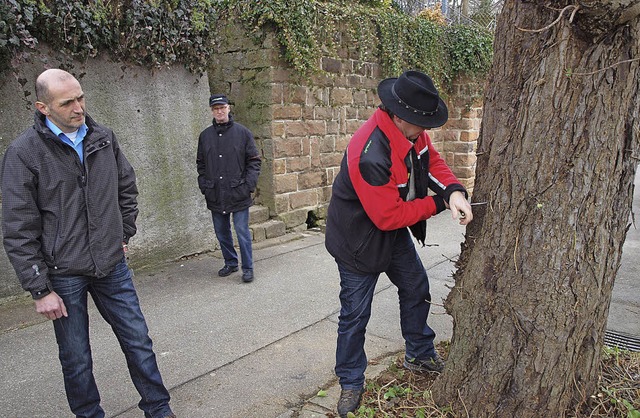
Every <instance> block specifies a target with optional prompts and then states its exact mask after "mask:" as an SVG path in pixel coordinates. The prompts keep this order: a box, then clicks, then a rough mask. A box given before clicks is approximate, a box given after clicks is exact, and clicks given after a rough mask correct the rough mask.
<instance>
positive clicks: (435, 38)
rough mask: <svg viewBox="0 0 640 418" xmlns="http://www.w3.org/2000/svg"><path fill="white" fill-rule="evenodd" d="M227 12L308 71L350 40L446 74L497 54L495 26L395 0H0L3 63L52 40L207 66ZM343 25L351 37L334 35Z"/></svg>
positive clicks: (84, 50)
mask: <svg viewBox="0 0 640 418" xmlns="http://www.w3.org/2000/svg"><path fill="white" fill-rule="evenodd" d="M227 16H234V18H238V19H239V20H240V21H241V22H242V23H243V24H244V25H245V26H246V28H247V30H248V31H249V32H255V30H257V29H261V28H263V27H265V26H269V27H272V28H273V29H274V30H275V31H276V35H277V37H278V40H279V42H280V43H281V45H282V46H283V50H284V56H285V59H286V60H287V61H288V62H289V63H290V65H291V66H292V67H293V68H294V69H296V70H297V71H299V72H300V73H302V74H311V73H314V72H318V71H319V63H320V57H321V56H322V55H323V54H325V53H326V52H327V51H329V53H331V52H332V51H333V52H335V50H336V48H339V47H345V46H346V47H347V48H350V49H353V50H354V51H356V52H357V53H358V54H360V57H361V58H362V60H363V61H367V60H371V59H373V58H374V57H369V56H367V54H371V51H375V52H374V53H376V54H377V57H379V59H380V60H381V64H382V68H383V71H384V73H385V75H398V74H399V73H401V72H402V70H404V69H409V68H412V69H420V70H423V71H426V72H428V73H429V74H431V75H432V76H433V77H434V78H435V79H438V80H442V81H443V82H449V81H451V80H452V79H453V78H454V77H455V76H456V75H457V74H459V73H468V74H471V75H482V74H484V73H486V71H487V70H488V68H489V66H490V64H491V59H492V40H493V36H492V34H491V33H489V32H486V31H485V30H483V29H480V28H476V27H472V26H459V25H456V26H447V25H446V23H445V20H444V18H443V17H442V16H441V15H440V14H439V11H438V10H433V9H432V10H425V11H423V12H421V13H420V14H418V16H411V15H407V14H405V13H403V12H402V11H400V10H399V9H398V8H397V7H394V4H393V2H392V0H359V1H357V2H354V1H348V0H333V1H330V0H117V1H116V0H90V1H80V0H4V1H3V2H2V3H0V71H4V70H7V69H10V68H11V67H12V60H13V61H15V62H20V59H21V58H24V57H25V56H27V55H28V54H29V52H30V51H31V50H32V49H33V48H35V46H36V45H37V43H38V40H39V39H46V41H47V43H48V44H49V45H51V46H52V47H54V48H55V49H57V50H60V51H62V52H63V53H64V54H66V55H68V56H72V57H74V58H77V59H84V58H86V57H89V56H95V55H97V54H98V53H100V52H106V53H109V54H111V55H112V56H113V57H114V58H116V59H118V60H121V61H123V62H128V63H133V64H138V65H142V66H146V67H149V68H153V67H161V66H165V65H171V64H176V63H182V64H183V65H185V66H186V67H187V68H188V69H189V70H190V71H192V72H193V73H196V74H202V73H204V71H206V66H207V62H208V60H209V56H210V54H211V52H212V50H213V48H212V46H214V45H215V42H216V38H217V33H216V28H217V24H216V23H217V22H218V21H219V19H220V18H221V17H227ZM341 31H345V33H346V38H348V39H339V38H338V37H339V34H340V33H341ZM345 42H346V43H347V45H344V43H345ZM14 65H15V64H14Z"/></svg>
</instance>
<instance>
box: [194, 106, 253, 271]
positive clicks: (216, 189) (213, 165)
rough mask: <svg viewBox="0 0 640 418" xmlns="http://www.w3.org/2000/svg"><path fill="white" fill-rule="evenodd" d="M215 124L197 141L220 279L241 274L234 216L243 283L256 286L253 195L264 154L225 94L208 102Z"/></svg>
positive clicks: (199, 180)
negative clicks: (218, 251) (221, 261)
mask: <svg viewBox="0 0 640 418" xmlns="http://www.w3.org/2000/svg"><path fill="white" fill-rule="evenodd" d="M209 106H210V107H211V113H212V114H213V124H212V125H211V126H209V127H208V128H207V129H205V130H204V131H202V133H201V134H200V137H199V138H198V154H197V157H196V165H197V167H198V186H199V187H200V191H201V192H202V194H203V195H204V197H205V200H206V202H207V208H209V210H211V213H212V217H213V227H214V229H215V233H216V237H217V238H218V241H219V242H220V248H221V250H222V256H223V257H224V266H223V267H222V268H221V269H220V270H219V271H218V275H219V276H221V277H225V276H228V275H230V274H231V273H233V272H235V271H238V254H237V253H236V250H235V248H234V247H233V236H232V234H231V214H233V225H234V227H235V230H236V236H237V237H238V245H239V247H240V255H241V256H242V281H244V282H245V283H248V282H251V281H253V252H252V248H251V231H249V207H250V206H251V205H252V204H253V199H252V197H251V193H253V191H254V190H255V188H256V184H257V183H258V175H259V174H260V166H261V160H260V154H259V153H258V149H257V147H256V143H255V141H254V139H253V135H252V134H251V131H249V129H247V128H245V127H244V126H242V125H241V124H239V123H237V122H235V121H234V120H233V116H231V114H230V108H229V100H228V99H227V97H226V96H225V95H223V94H214V95H212V96H211V97H210V98H209Z"/></svg>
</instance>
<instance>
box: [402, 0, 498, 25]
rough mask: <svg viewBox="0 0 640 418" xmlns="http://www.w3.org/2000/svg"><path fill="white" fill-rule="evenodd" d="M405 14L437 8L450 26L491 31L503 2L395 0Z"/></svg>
mask: <svg viewBox="0 0 640 418" xmlns="http://www.w3.org/2000/svg"><path fill="white" fill-rule="evenodd" d="M395 3H396V4H397V5H398V6H400V8H401V9H402V10H403V11H405V12H406V13H410V14H417V13H419V12H420V11H421V10H424V9H426V8H431V9H433V8H439V9H440V10H441V11H442V14H443V15H444V16H445V18H446V19H447V22H449V23H451V24H466V25H478V26H481V27H483V28H487V29H490V30H493V29H494V28H495V23H496V16H497V15H498V13H500V11H501V10H502V6H503V3H504V0H444V1H438V0H395Z"/></svg>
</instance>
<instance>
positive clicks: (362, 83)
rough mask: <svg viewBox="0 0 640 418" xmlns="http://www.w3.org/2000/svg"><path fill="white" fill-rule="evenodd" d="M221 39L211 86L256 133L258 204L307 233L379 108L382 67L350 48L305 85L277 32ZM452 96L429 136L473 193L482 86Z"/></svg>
mask: <svg viewBox="0 0 640 418" xmlns="http://www.w3.org/2000/svg"><path fill="white" fill-rule="evenodd" d="M221 33H222V35H223V36H222V38H221V42H220V44H219V45H218V46H217V47H216V51H215V54H213V58H212V61H211V64H210V67H209V71H208V75H209V85H210V89H211V91H212V92H222V93H226V94H228V95H229V97H230V100H231V101H232V109H233V110H232V111H233V114H234V117H235V118H236V120H237V121H238V122H240V123H242V124H244V125H245V126H247V127H248V128H249V129H251V130H252V132H253V133H254V135H255V137H256V142H257V144H258V147H259V148H260V149H261V151H262V153H263V170H262V173H261V175H260V179H259V183H258V190H257V193H256V203H257V204H260V205H264V206H266V207H268V208H269V211H270V216H271V217H272V218H277V219H279V220H282V221H284V223H285V224H286V227H287V228H288V229H304V228H306V223H305V222H306V220H307V216H308V213H309V212H310V211H313V212H314V213H315V214H316V215H317V216H318V217H320V218H323V217H324V215H325V213H326V208H327V206H328V203H329V200H330V197H331V185H332V183H333V179H334V178H335V176H336V174H337V172H338V170H339V166H340V161H341V159H342V154H343V152H344V150H345V148H346V145H347V143H348V141H349V139H350V138H351V135H352V134H353V133H354V132H355V131H356V129H358V127H360V125H361V124H362V123H363V122H364V121H366V120H367V119H368V118H369V117H370V116H371V114H372V113H373V112H374V111H375V109H376V107H377V106H378V104H379V103H380V102H379V99H378V96H377V94H376V87H377V85H378V83H379V82H380V80H381V79H382V78H383V76H382V72H381V68H380V66H379V64H378V63H376V62H366V61H362V60H361V59H360V58H359V54H358V53H357V52H355V51H354V50H353V49H349V48H346V47H344V48H339V49H338V50H337V51H336V52H335V53H334V54H332V55H331V56H326V57H323V58H322V59H321V62H320V63H319V64H320V66H321V69H322V73H321V74H320V75H313V76H310V77H308V78H304V77H301V76H300V75H298V74H296V73H295V72H294V71H293V70H292V69H291V68H290V67H289V66H288V65H287V64H286V63H285V62H284V60H283V59H282V57H281V50H280V46H279V45H278V44H277V42H276V40H275V37H274V34H273V33H270V32H268V31H265V32H259V33H257V34H253V35H252V36H251V37H250V36H249V35H248V34H247V33H245V32H244V31H243V29H242V28H241V27H239V26H236V25H234V24H233V23H228V24H227V25H226V26H225V27H224V30H222V31H221ZM256 39H259V41H258V42H256ZM343 44H344V45H349V44H350V43H349V42H348V41H346V40H345V41H344V42H343ZM451 90H452V91H451V92H450V93H448V94H447V98H446V100H447V102H448V105H449V117H450V119H449V122H448V123H447V124H446V125H445V126H444V127H443V128H440V129H437V130H433V131H431V132H430V135H431V137H432V139H433V141H434V145H435V147H436V149H437V150H438V151H439V152H440V153H441V154H442V155H443V156H444V158H445V159H446V161H447V163H448V164H449V165H450V166H451V167H452V169H453V171H454V173H455V174H456V176H458V178H459V179H460V180H461V182H462V183H463V184H464V185H465V186H466V187H468V188H469V189H472V188H473V181H474V169H475V147H476V140H477V137H478V132H479V129H480V121H481V118H482V110H481V108H480V103H481V101H480V100H479V99H478V96H479V95H478V91H479V87H478V85H477V83H474V82H472V81H470V80H464V79H461V80H458V81H456V82H455V83H453V86H452V88H451Z"/></svg>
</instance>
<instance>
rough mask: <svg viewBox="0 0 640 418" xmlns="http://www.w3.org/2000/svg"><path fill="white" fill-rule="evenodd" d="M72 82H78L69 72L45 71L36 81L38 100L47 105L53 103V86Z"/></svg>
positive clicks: (53, 69) (54, 69)
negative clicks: (58, 83)
mask: <svg viewBox="0 0 640 418" xmlns="http://www.w3.org/2000/svg"><path fill="white" fill-rule="evenodd" d="M70 80H75V81H76V82H77V81H78V80H76V78H75V77H74V76H72V75H71V74H69V73H68V72H66V71H64V70H60V69H58V68H52V69H49V70H45V71H44V72H43V73H42V74H40V75H39V76H38V78H37V79H36V100H38V101H40V102H43V103H47V104H49V103H51V85H52V84H55V83H57V82H66V81H70ZM78 84H80V83H78Z"/></svg>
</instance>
